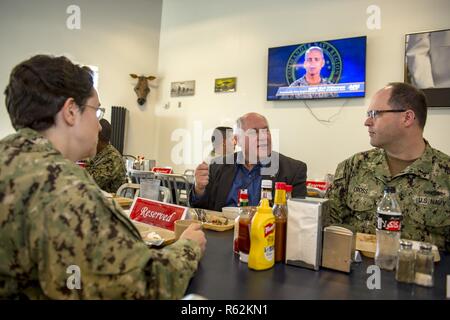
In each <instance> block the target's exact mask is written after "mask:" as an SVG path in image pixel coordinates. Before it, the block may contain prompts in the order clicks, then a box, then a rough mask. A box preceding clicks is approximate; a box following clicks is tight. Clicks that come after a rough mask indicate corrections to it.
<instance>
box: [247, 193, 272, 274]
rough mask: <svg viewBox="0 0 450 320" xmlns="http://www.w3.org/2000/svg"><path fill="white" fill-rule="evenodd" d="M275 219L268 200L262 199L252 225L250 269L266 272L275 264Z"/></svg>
mask: <svg viewBox="0 0 450 320" xmlns="http://www.w3.org/2000/svg"><path fill="white" fill-rule="evenodd" d="M275 234H276V232H275V217H274V215H273V213H272V208H271V207H270V206H269V201H268V200H267V199H262V200H261V203H260V206H259V207H258V209H257V211H256V213H255V215H254V217H253V219H252V224H251V232H250V239H251V240H250V242H251V246H250V254H249V256H248V267H249V268H250V269H254V270H266V269H270V268H272V267H273V265H274V264H275V250H274V244H275Z"/></svg>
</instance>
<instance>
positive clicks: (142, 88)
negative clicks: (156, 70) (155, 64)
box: [130, 73, 156, 106]
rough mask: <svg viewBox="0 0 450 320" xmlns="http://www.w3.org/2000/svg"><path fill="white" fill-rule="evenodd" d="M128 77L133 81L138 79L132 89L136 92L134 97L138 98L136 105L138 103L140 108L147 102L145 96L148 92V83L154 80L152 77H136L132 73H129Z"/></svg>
mask: <svg viewBox="0 0 450 320" xmlns="http://www.w3.org/2000/svg"><path fill="white" fill-rule="evenodd" d="M130 76H131V77H132V78H133V79H136V78H137V79H138V82H137V84H136V86H135V87H134V92H136V95H137V97H138V99H137V103H139V105H140V106H142V105H143V104H144V103H145V101H146V100H147V95H148V93H149V92H150V88H149V87H148V81H151V80H154V79H156V77H154V76H148V77H146V76H138V75H136V74H134V73H130Z"/></svg>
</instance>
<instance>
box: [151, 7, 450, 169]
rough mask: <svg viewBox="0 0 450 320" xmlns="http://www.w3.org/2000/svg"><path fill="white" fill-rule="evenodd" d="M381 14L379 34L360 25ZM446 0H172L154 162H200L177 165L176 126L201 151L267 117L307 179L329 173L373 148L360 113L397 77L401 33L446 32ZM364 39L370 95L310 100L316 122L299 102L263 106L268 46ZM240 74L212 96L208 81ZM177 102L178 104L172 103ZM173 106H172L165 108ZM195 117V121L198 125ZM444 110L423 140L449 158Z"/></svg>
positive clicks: (163, 41) (164, 36) (166, 14)
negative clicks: (241, 120) (188, 85)
mask: <svg viewBox="0 0 450 320" xmlns="http://www.w3.org/2000/svg"><path fill="white" fill-rule="evenodd" d="M372 4H376V5H378V6H379V7H380V9H381V29H380V30H369V29H368V28H367V26H366V21H367V19H368V17H369V16H368V14H367V13H366V9H367V7H368V6H369V5H372ZM449 12H450V1H447V0H442V1H438V0H430V1H424V0H422V1H418V0H399V1H388V0H378V1H376V2H374V1H371V0H370V1H361V0H341V1H332V0H322V1H314V0H302V1H298V0H279V1H272V0H246V1H241V0H228V1H214V0H190V1H186V0H171V1H164V2H163V10H162V21H161V37H160V51H159V69H158V75H159V77H160V78H161V82H160V90H159V92H158V99H157V106H156V114H157V118H158V121H157V126H158V130H157V132H158V137H157V142H158V145H157V149H158V159H159V161H160V163H163V164H167V165H170V164H172V165H174V167H175V168H177V169H178V170H182V169H184V168H188V167H191V168H193V167H195V165H196V164H197V163H198V161H199V160H200V158H199V157H197V158H191V159H189V157H188V159H189V160H190V161H189V162H188V163H185V164H182V165H175V164H174V163H173V162H172V160H173V159H172V158H171V152H172V151H173V148H174V147H175V146H177V145H179V143H180V142H179V141H180V140H176V141H171V139H170V136H171V134H172V133H173V132H174V131H175V132H176V130H177V129H178V130H179V129H180V128H184V129H185V130H187V131H186V132H185V134H184V136H183V138H187V137H189V136H191V137H192V138H195V139H196V140H197V141H200V140H201V139H202V138H203V142H202V143H201V145H200V146H198V145H197V146H195V147H194V146H193V147H192V148H191V150H190V152H191V153H194V152H195V151H196V150H199V148H201V147H202V146H204V147H207V146H208V145H209V143H208V140H209V133H208V132H206V131H204V130H205V129H212V128H214V127H215V126H217V125H221V124H233V121H234V120H235V119H236V118H237V117H238V116H240V115H242V114H244V113H246V112H249V111H256V112H259V113H262V114H264V115H266V116H267V117H268V119H269V122H270V125H271V128H272V130H274V129H278V130H279V132H280V143H279V148H278V149H279V150H280V151H281V152H282V153H284V154H286V155H288V156H291V157H294V158H297V159H301V160H303V161H305V162H306V163H307V164H308V176H309V178H316V177H323V176H324V174H325V173H327V172H332V173H334V170H335V167H336V165H337V164H338V163H339V162H340V161H342V160H343V159H345V158H347V157H349V156H350V155H352V154H353V153H355V152H358V151H362V150H366V149H369V148H371V146H370V145H369V143H368V140H369V139H368V135H367V129H366V128H365V127H364V126H363V122H364V120H365V118H364V114H365V111H366V109H367V105H368V103H369V101H370V97H371V96H372V95H373V94H374V93H375V92H376V91H377V90H378V89H379V88H381V87H383V86H384V85H385V84H386V83H387V82H391V81H402V80H403V55H404V35H405V33H410V32H416V31H423V30H432V29H445V28H449V27H450V25H449V21H450V19H449V18H450V14H449ZM359 35H367V37H368V46H367V95H366V98H365V99H364V98H358V99H347V100H345V99H337V100H328V101H311V102H308V105H309V106H310V107H311V109H312V110H313V112H314V113H315V114H316V115H317V116H318V117H319V118H321V119H328V118H330V117H331V116H333V115H335V114H336V113H339V114H338V115H337V116H335V117H334V118H333V120H332V122H331V123H329V124H323V123H319V122H318V121H316V120H315V119H314V117H313V116H312V115H311V114H310V112H309V111H308V110H307V108H306V107H305V103H303V102H301V101H289V102H288V101H286V102H280V101H278V102H268V101H266V98H265V97H266V81H267V80H266V79H267V49H268V48H269V47H275V46H282V45H288V44H296V43H303V42H310V41H317V40H330V39H336V38H345V37H351V36H359ZM228 76H236V77H237V78H238V79H237V92H236V93H221V94H218V93H214V89H213V88H214V79H215V78H220V77H228ZM184 80H196V93H195V96H193V97H180V98H171V97H170V82H172V81H184ZM178 102H181V108H178V106H177V104H178ZM167 103H170V108H168V109H165V108H164V106H165V105H166V104H167ZM196 121H198V122H196ZM449 124H450V110H449V109H445V110H444V109H440V110H437V109H434V110H430V111H429V117H428V123H427V127H426V130H425V137H426V138H427V139H429V141H430V142H431V144H432V146H434V147H436V148H438V149H440V150H442V151H444V152H445V153H447V154H450V144H449V142H448V137H449V136H450V126H449Z"/></svg>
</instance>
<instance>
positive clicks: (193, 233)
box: [180, 223, 206, 255]
mask: <svg viewBox="0 0 450 320" xmlns="http://www.w3.org/2000/svg"><path fill="white" fill-rule="evenodd" d="M180 239H190V240H193V241H195V242H197V243H198V245H199V246H200V249H201V251H202V255H203V253H204V252H205V249H206V237H205V233H204V232H203V231H202V225H201V224H200V223H191V224H190V225H189V227H187V228H186V230H184V232H183V233H182V234H181V236H180Z"/></svg>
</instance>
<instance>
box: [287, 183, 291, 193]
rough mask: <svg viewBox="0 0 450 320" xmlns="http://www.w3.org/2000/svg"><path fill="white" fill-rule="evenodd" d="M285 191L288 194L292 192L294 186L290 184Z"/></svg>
mask: <svg viewBox="0 0 450 320" xmlns="http://www.w3.org/2000/svg"><path fill="white" fill-rule="evenodd" d="M285 190H286V192H292V186H291V185H290V184H287V185H286V187H285Z"/></svg>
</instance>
